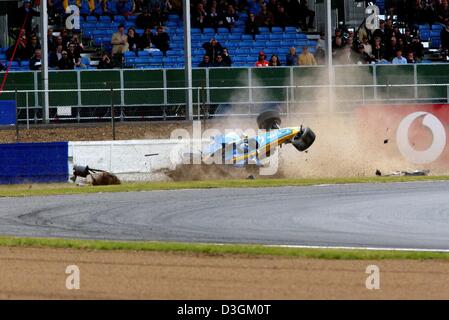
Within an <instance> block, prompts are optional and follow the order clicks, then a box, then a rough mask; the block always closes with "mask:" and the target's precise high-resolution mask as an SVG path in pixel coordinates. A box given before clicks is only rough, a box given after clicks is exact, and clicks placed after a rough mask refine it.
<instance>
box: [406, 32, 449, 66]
mask: <svg viewBox="0 0 449 320" xmlns="http://www.w3.org/2000/svg"><path fill="white" fill-rule="evenodd" d="M448 27H449V24H448ZM443 30H444V29H443ZM411 50H412V51H413V55H414V57H415V59H416V60H417V61H418V62H419V61H421V60H422V59H423V58H424V46H423V44H422V43H421V39H419V37H418V36H414V37H413V41H412V45H411Z"/></svg>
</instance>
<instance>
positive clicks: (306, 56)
mask: <svg viewBox="0 0 449 320" xmlns="http://www.w3.org/2000/svg"><path fill="white" fill-rule="evenodd" d="M298 64H299V65H301V66H312V65H316V64H317V63H316V60H315V57H314V56H313V54H311V53H310V52H309V47H307V46H304V47H303V48H302V52H301V54H300V55H299V57H298Z"/></svg>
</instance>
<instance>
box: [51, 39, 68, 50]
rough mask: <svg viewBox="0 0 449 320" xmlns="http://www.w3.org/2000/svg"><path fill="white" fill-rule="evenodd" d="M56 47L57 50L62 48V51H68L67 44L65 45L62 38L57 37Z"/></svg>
mask: <svg viewBox="0 0 449 320" xmlns="http://www.w3.org/2000/svg"><path fill="white" fill-rule="evenodd" d="M54 46H55V48H57V47H59V46H62V49H64V50H67V44H64V42H63V41H62V37H61V36H58V37H56V39H55V44H54Z"/></svg>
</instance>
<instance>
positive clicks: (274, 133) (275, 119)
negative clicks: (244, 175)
mask: <svg viewBox="0 0 449 320" xmlns="http://www.w3.org/2000/svg"><path fill="white" fill-rule="evenodd" d="M257 124H258V127H259V129H261V131H259V134H257V135H253V136H248V135H239V134H237V133H235V132H233V133H229V134H226V135H218V136H214V137H212V141H213V142H212V143H208V144H206V145H205V146H203V147H202V148H201V151H200V152H199V153H200V154H198V153H195V152H194V153H188V154H184V157H183V158H184V159H185V160H184V162H183V163H185V164H187V163H188V164H192V157H195V156H197V158H199V157H201V160H202V161H201V163H202V164H207V165H208V166H202V170H201V173H202V174H203V175H210V173H211V172H210V171H209V170H208V169H207V168H206V167H209V168H211V170H212V173H213V175H216V174H217V173H218V172H217V165H218V171H220V170H221V171H222V172H221V173H224V172H223V171H227V172H226V175H231V176H232V175H233V174H232V173H231V172H230V171H229V168H230V167H244V168H246V169H251V168H254V167H256V168H258V167H264V166H266V164H267V159H268V158H269V157H270V156H272V155H273V154H274V152H275V151H276V149H277V147H278V146H282V145H283V144H289V143H291V144H292V145H293V146H294V147H295V148H296V149H297V150H298V151H305V150H307V149H308V148H309V147H310V146H311V145H312V144H313V142H314V141H315V133H314V132H313V131H312V130H311V129H310V128H308V127H305V128H303V127H302V126H300V127H288V128H281V127H280V125H281V118H280V114H279V112H278V111H277V110H268V111H264V112H262V113H260V114H259V116H258V117H257ZM187 157H188V158H187ZM192 168H197V169H198V166H193V167H192ZM212 168H213V169H212ZM225 168H226V169H227V170H225ZM179 169H181V168H179ZM186 169H187V168H186V165H183V166H182V169H181V170H176V171H177V173H178V178H183V177H188V178H190V179H192V175H190V174H186V173H185V172H186ZM231 170H232V169H231ZM207 171H209V172H207ZM249 171H250V170H249ZM249 171H248V172H249ZM197 173H200V172H197ZM200 178H201V177H200ZM193 179H195V178H193Z"/></svg>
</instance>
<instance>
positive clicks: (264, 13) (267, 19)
mask: <svg viewBox="0 0 449 320" xmlns="http://www.w3.org/2000/svg"><path fill="white" fill-rule="evenodd" d="M256 23H257V25H258V26H259V27H268V29H269V30H270V32H271V28H272V27H273V25H274V16H273V14H272V13H271V12H270V11H268V10H267V6H266V5H265V4H263V5H262V10H261V11H260V13H259V14H258V15H257V16H256Z"/></svg>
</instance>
